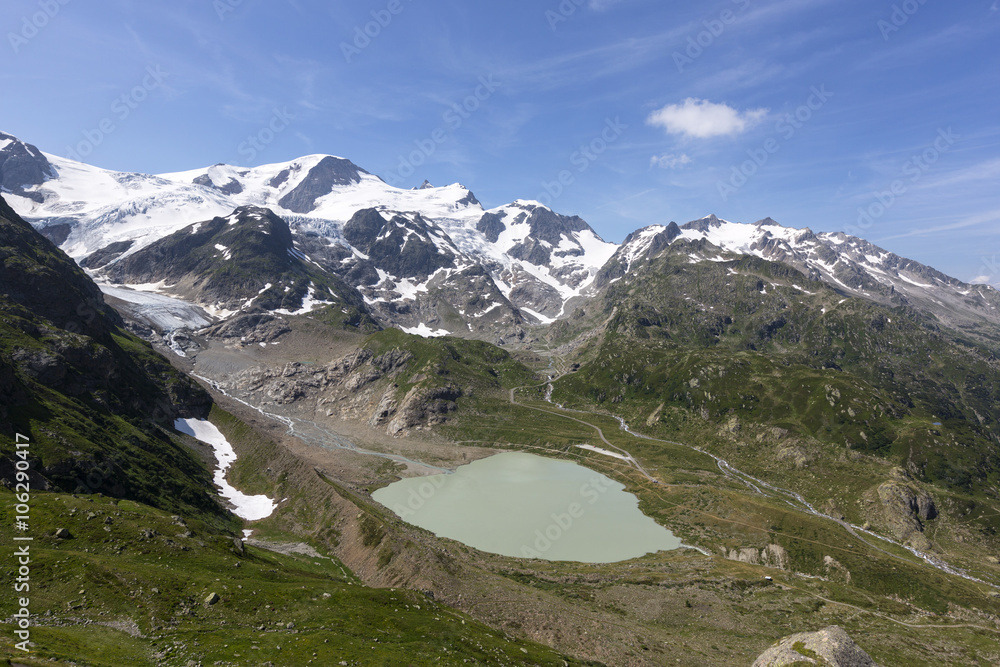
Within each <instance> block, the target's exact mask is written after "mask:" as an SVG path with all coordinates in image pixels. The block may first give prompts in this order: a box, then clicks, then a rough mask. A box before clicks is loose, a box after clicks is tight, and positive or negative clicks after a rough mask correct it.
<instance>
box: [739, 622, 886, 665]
mask: <svg viewBox="0 0 1000 667" xmlns="http://www.w3.org/2000/svg"><path fill="white" fill-rule="evenodd" d="M785 665H823V666H824V667H878V665H877V664H876V663H875V661H874V660H872V659H871V657H870V656H869V655H868V654H867V653H865V652H864V650H862V649H861V647H860V646H858V645H857V644H855V643H854V641H853V640H852V639H851V638H850V637H849V636H848V635H847V633H846V632H844V630H843V629H842V628H840V627H838V626H836V625H831V626H830V627H827V628H823V629H822V630H817V631H816V632H800V633H798V634H794V635H791V636H790V637H785V638H784V639H782V640H780V641H779V642H777V643H776V644H774V645H773V646H772V647H771V648H769V649H767V650H766V651H764V652H763V653H762V654H761V655H760V657H759V658H757V660H755V661H754V663H753V667H783V666H785Z"/></svg>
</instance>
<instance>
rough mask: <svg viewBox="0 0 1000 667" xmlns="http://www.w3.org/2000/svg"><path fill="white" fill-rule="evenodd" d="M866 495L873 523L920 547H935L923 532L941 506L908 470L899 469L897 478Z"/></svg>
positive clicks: (895, 536)
mask: <svg viewBox="0 0 1000 667" xmlns="http://www.w3.org/2000/svg"><path fill="white" fill-rule="evenodd" d="M866 497H867V499H868V501H869V512H870V514H871V518H870V520H871V523H872V524H873V525H876V526H878V527H880V528H881V529H883V530H885V531H887V532H888V533H889V534H890V535H892V536H893V537H894V538H895V539H897V540H899V541H901V542H904V543H907V544H909V545H910V546H913V547H915V548H917V549H921V550H926V549H928V548H930V547H931V544H930V542H929V541H928V540H927V538H926V537H924V535H923V532H924V525H925V524H926V523H927V522H928V521H932V520H933V519H936V518H937V515H938V510H937V505H936V504H935V502H934V498H933V497H932V496H931V495H930V494H929V493H927V491H925V490H924V489H922V488H920V487H919V486H918V485H917V484H916V483H915V482H914V481H913V480H912V479H911V478H910V477H909V475H908V474H907V473H906V471H904V470H903V469H902V468H897V469H895V470H894V471H893V479H891V480H889V481H887V482H883V483H882V484H879V485H878V486H877V487H876V488H874V489H872V490H870V491H869V492H868V493H867V494H866Z"/></svg>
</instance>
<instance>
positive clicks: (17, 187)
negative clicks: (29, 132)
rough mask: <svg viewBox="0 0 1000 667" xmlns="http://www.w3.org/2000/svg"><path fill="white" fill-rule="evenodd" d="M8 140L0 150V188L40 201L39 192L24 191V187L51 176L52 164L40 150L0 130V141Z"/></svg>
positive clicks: (41, 181)
mask: <svg viewBox="0 0 1000 667" xmlns="http://www.w3.org/2000/svg"><path fill="white" fill-rule="evenodd" d="M3 141H10V142H11V143H9V144H8V145H7V146H6V147H5V148H3V149H2V150H0V188H3V189H4V190H6V191H7V192H13V193H14V194H17V195H21V196H23V197H29V198H30V199H32V200H34V201H36V202H38V203H41V202H42V201H44V197H43V196H42V195H41V193H38V192H31V193H27V192H25V191H24V188H25V187H30V186H33V185H41V184H42V183H44V182H45V181H47V180H48V179H50V178H52V177H53V175H54V174H53V170H52V165H51V164H50V163H49V161H48V159H46V157H45V156H44V155H43V154H42V152H41V151H40V150H38V149H37V148H35V147H34V146H32V145H31V144H26V143H23V142H21V141H19V140H18V139H17V138H16V137H12V136H11V135H9V134H4V133H3V132H0V142H3Z"/></svg>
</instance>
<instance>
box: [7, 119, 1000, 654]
mask: <svg viewBox="0 0 1000 667" xmlns="http://www.w3.org/2000/svg"><path fill="white" fill-rule="evenodd" d="M0 186H2V198H3V202H4V203H2V204H0V224H2V228H0V231H2V232H3V237H2V239H0V252H2V257H3V265H2V283H3V286H4V290H3V294H2V295H0V296H2V297H3V301H2V311H3V322H2V325H0V326H2V329H0V331H2V335H0V353H2V354H0V396H2V397H3V400H2V402H0V410H2V411H3V412H4V417H5V420H4V423H5V425H6V430H5V433H4V435H3V438H4V443H3V447H2V451H3V459H2V462H0V477H2V479H3V480H4V486H6V487H8V488H10V490H11V491H13V489H14V484H13V480H14V479H15V471H16V469H17V468H16V463H15V461H16V451H15V448H14V444H13V443H14V441H15V438H16V435H17V434H25V435H27V436H29V437H30V440H31V442H32V449H31V466H32V471H33V473H32V475H33V476H32V479H31V487H32V497H33V500H32V503H33V505H32V528H33V530H35V531H37V532H35V533H34V534H35V535H36V538H35V542H34V546H33V547H32V548H33V549H34V550H35V551H34V553H35V554H36V559H37V560H36V564H35V565H34V570H33V572H34V573H33V577H34V578H33V589H32V590H33V591H36V592H33V594H32V604H33V607H32V609H33V612H36V613H37V614H38V617H37V620H36V621H34V626H35V627H34V628H33V634H32V638H33V641H34V642H35V644H34V651H35V653H34V654H33V655H32V656H29V657H27V658H26V657H24V656H23V655H22V654H21V653H19V652H17V651H16V650H15V649H14V648H13V643H12V642H11V643H10V644H0V647H2V649H3V651H5V653H4V657H5V658H8V659H10V660H11V661H12V664H15V663H16V664H27V665H35V664H43V661H44V664H66V665H69V664H78V665H91V664H92V665H125V664H130V665H134V664H152V665H185V666H186V665H191V664H194V665H198V664H204V665H209V664H218V665H226V664H234V665H235V664H272V665H277V664H310V662H312V661H313V660H315V662H312V664H358V665H360V664H386V665H390V664H393V665H394V664H525V665H548V664H552V665H569V664H580V665H584V664H593V665H598V664H605V665H663V664H677V665H736V664H746V665H750V664H751V663H753V661H754V659H755V658H756V657H757V656H758V655H761V654H762V653H764V652H765V651H767V650H768V648H769V647H770V646H771V645H772V644H774V643H775V642H777V641H778V640H781V639H782V638H783V637H786V636H789V635H793V634H794V633H812V632H817V631H820V630H821V629H823V628H828V627H829V626H834V625H835V626H839V627H840V628H843V630H845V631H846V633H847V635H849V637H850V638H851V639H853V641H854V642H856V643H857V646H859V647H861V648H860V649H858V650H861V649H863V650H864V652H866V653H867V654H868V655H870V656H871V657H872V659H874V660H875V661H876V662H877V663H878V664H882V665H939V664H984V665H985V664H996V663H997V662H1000V559H998V558H1000V536H998V530H1000V458H998V456H997V451H1000V450H998V446H1000V412H998V409H997V406H998V405H1000V360H998V359H997V352H998V351H1000V311H998V307H1000V294H998V292H997V291H996V290H995V289H993V288H992V287H989V286H986V285H969V284H966V283H963V282H961V281H959V280H957V279H954V278H951V277H949V276H946V275H944V274H943V273H940V272H938V271H936V270H935V269H933V268H931V267H928V266H924V265H922V264H920V263H918V262H915V261H912V260H908V259H905V258H902V257H899V256H897V255H895V254H893V253H891V252H889V251H887V250H884V249H881V248H878V247H876V246H874V245H872V244H870V243H868V242H867V241H864V240H863V239H859V238H856V237H852V236H848V235H846V234H843V233H839V232H820V233H815V232H813V231H811V230H810V229H808V228H801V229H796V228H791V227H784V226H782V225H779V224H778V223H777V222H775V221H773V220H771V219H770V218H765V219H763V220H761V221H759V222H756V223H753V224H742V223H734V222H728V221H724V220H721V219H719V218H717V217H715V216H708V217H705V218H702V219H699V220H695V221H691V222H689V223H686V224H677V223H674V222H670V223H668V224H653V225H650V226H648V227H644V228H642V229H639V230H637V231H635V232H634V233H632V234H630V235H629V236H628V237H627V238H626V239H625V240H624V241H623V242H622V243H621V244H615V243H609V242H606V241H604V240H603V239H601V238H600V236H599V235H598V234H597V233H596V232H595V231H594V230H593V229H592V228H591V227H590V226H589V225H588V224H587V223H586V222H585V221H584V220H582V219H581V218H579V217H575V216H566V215H562V214H559V213H556V212H555V211H553V210H551V209H550V208H548V207H547V206H544V205H542V204H541V203H539V202H533V201H528V200H517V201H515V202H513V203H511V204H507V205H505V206H500V207H497V208H492V209H488V210H487V209H485V208H484V207H483V205H482V204H481V203H480V202H479V201H478V199H477V198H476V197H475V196H474V195H473V194H472V192H471V191H469V190H468V189H467V188H465V187H464V186H462V185H459V184H454V185H450V186H446V187H433V186H430V184H427V183H425V184H424V186H423V187H420V188H414V189H413V190H403V189H399V188H394V187H392V186H389V185H388V184H386V183H385V182H383V181H382V180H381V179H380V178H379V177H378V176H375V175H374V174H371V173H369V172H367V171H365V170H364V169H362V168H361V167H358V166H356V165H355V164H354V163H353V162H351V161H349V160H346V159H344V158H337V157H333V156H321V155H314V156H307V157H303V158H300V159H298V160H294V161H291V162H287V163H281V164H275V165H265V166H261V167H255V168H239V167H233V166H229V165H215V166H213V167H209V168H207V169H200V170H194V171H189V172H183V173H175V174H164V175H158V176H153V175H145V174H127V173H121V172H111V171H107V170H102V169H98V168H96V167H92V166H89V165H84V164H81V163H77V162H73V161H71V160H67V159H65V158H59V157H56V156H52V155H48V154H45V153H42V152H41V151H39V150H38V149H36V148H35V147H34V146H32V145H30V144H28V143H24V142H22V141H21V140H19V139H17V138H15V137H13V136H11V135H6V134H2V133H0ZM7 204H9V206H8V205H7ZM179 418H188V419H198V420H208V421H210V422H211V423H212V424H214V425H215V426H216V427H218V429H219V430H220V432H222V433H223V434H224V435H225V437H226V438H227V439H228V441H229V442H230V443H231V444H232V446H233V448H234V449H235V452H236V454H237V455H238V458H237V461H236V462H235V463H234V464H233V465H232V467H231V468H230V469H229V473H228V480H229V481H230V482H231V483H232V484H233V485H234V486H236V487H237V488H238V489H240V490H241V491H244V492H246V493H252V494H264V495H267V496H268V497H269V498H272V499H274V500H275V502H276V503H277V509H276V510H275V511H274V513H273V514H272V515H271V516H269V517H267V518H265V519H262V520H259V521H254V522H244V521H243V520H241V519H239V518H238V517H236V516H235V515H233V514H232V513H231V512H229V511H227V508H226V507H225V503H224V502H223V501H222V500H221V499H220V498H219V497H218V495H217V494H216V492H215V491H216V490H215V487H214V484H213V482H212V471H213V470H214V469H215V467H216V461H215V456H214V455H213V453H212V451H210V450H209V449H207V448H206V447H205V445H204V444H203V443H199V442H198V441H196V440H195V439H193V438H190V437H188V436H185V435H183V434H181V433H178V432H177V431H176V430H175V429H173V428H171V426H172V424H174V423H175V420H176V419H179ZM505 451H522V452H528V453H534V454H539V455H543V456H547V457H551V458H557V459H562V460H567V461H573V462H576V463H579V464H580V465H583V466H585V467H587V468H590V469H591V470H594V471H596V472H599V473H601V474H603V475H606V476H608V477H610V478H612V479H614V480H615V481H617V482H619V483H621V484H623V485H624V486H625V488H626V490H627V491H628V492H629V493H631V494H634V495H635V497H636V499H637V503H638V507H639V509H641V510H642V512H643V513H644V514H646V515H647V516H649V517H652V518H653V519H654V520H655V521H656V522H657V523H659V524H660V525H661V526H664V527H666V528H668V529H669V530H670V531H671V532H673V533H674V535H676V536H678V537H679V538H680V539H681V540H682V542H683V544H684V545H686V546H685V547H684V548H681V549H677V550H674V551H662V552H658V553H651V554H647V555H645V556H642V557H640V558H635V559H631V560H627V561H622V562H618V563H608V564H584V563H575V562H569V561H549V560H542V559H518V558H511V557H507V556H500V555H496V554H489V553H485V552H481V551H478V550H476V549H473V548H471V547H468V546H466V545H464V544H461V543H459V542H455V541H452V540H448V539H445V538H440V537H437V536H435V535H434V534H432V533H430V532H428V531H426V530H423V529H420V528H417V527H415V526H413V525H410V524H409V523H407V522H406V521H405V520H403V519H402V518H400V517H399V516H397V515H396V514H395V513H393V511H391V510H390V509H389V508H386V507H384V506H382V505H381V504H379V503H378V502H376V501H375V500H373V499H372V497H371V494H372V493H373V492H374V491H376V490H377V489H380V488H382V487H385V486H387V485H389V484H391V483H393V482H395V481H397V480H399V479H400V478H410V477H424V476H430V475H434V474H439V473H441V472H447V471H453V470H454V469H455V468H456V467H458V466H461V465H463V464H466V463H469V462H471V461H474V460H478V459H481V458H484V457H487V456H491V455H493V454H495V453H497V452H505ZM428 479H430V477H428ZM80 480H84V483H82V484H81V483H80ZM86 480H92V481H94V480H96V481H99V482H100V483H98V484H94V483H91V482H86ZM5 493H6V492H5ZM7 495H8V496H10V497H13V493H9V494H7ZM12 507H13V504H12V503H11V502H5V503H4V512H5V515H4V516H5V521H6V522H7V524H8V525H9V524H12V522H13V511H12ZM230 509H231V508H230ZM91 515H93V516H91ZM102 522H103V523H102ZM58 529H66V530H67V531H68V533H69V534H70V535H72V539H66V538H60V537H57V536H56V533H57V530H58ZM240 531H251V532H250V534H249V535H247V534H246V533H241V532H240ZM8 535H9V532H8V533H7V534H5V536H4V537H3V538H2V539H0V543H2V544H3V545H4V548H5V549H7V548H8V547H10V546H11V545H12V542H11V541H10V539H9V537H8ZM13 573H14V570H13V568H11V567H7V568H5V579H10V578H13ZM4 585H5V586H6V585H8V582H7V581H5V582H4ZM77 590H79V591H80V592H79V593H77V592H76V591H77ZM149 591H154V593H153V594H152V595H150V593H149ZM213 594H215V595H218V596H219V599H218V600H217V601H216V602H212V603H208V602H207V600H208V599H209V598H211V597H212V595H213ZM265 600H266V602H265ZM10 624H11V619H9V618H8V620H7V625H10ZM9 634H10V633H8V635H9ZM841 634H842V633H841ZM837 636H838V637H839V635H837ZM796 641H798V640H796ZM793 643H794V642H793ZM108 644H110V645H114V646H115V647H117V648H116V649H115V651H113V652H105V650H104V649H102V648H101V647H102V645H108ZM794 645H795V646H798V645H799V644H794ZM854 648H857V647H854ZM810 650H811V649H810ZM237 654H238V655H237ZM803 655H804V656H805V657H808V655H807V654H803ZM248 656H250V657H248ZM372 656H377V657H372ZM50 659H51V661H50ZM32 660H33V661H32ZM404 660H406V661H409V662H403V661H404ZM769 664H770V663H769Z"/></svg>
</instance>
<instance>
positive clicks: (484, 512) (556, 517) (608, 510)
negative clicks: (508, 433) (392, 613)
mask: <svg viewBox="0 0 1000 667" xmlns="http://www.w3.org/2000/svg"><path fill="white" fill-rule="evenodd" d="M372 497H373V498H374V499H375V500H377V501H378V502H380V503H382V504H383V505H385V506H386V507H388V508H389V509H391V510H392V511H393V512H395V513H396V514H397V515H398V516H399V517H400V518H402V519H403V520H404V521H406V522H408V523H411V524H413V525H415V526H419V527H421V528H425V529H426V530H429V531H431V532H432V533H434V534H435V535H437V536H439V537H447V538H450V539H453V540H456V541H458V542H461V543H463V544H466V545H468V546H470V547H474V548H476V549H479V550H480V551H486V552H490V553H495V554H501V555H504V556H515V557H518V558H540V559H544V560H563V561H576V562H582V563H614V562H617V561H622V560H628V559H630V558H636V557H638V556H642V555H645V554H648V553H653V552H656V551H668V550H671V549H677V548H679V547H680V540H679V539H678V538H676V537H674V535H673V533H671V532H670V531H669V530H667V529H666V528H664V527H662V526H660V525H658V524H657V523H656V522H655V521H653V519H651V518H650V517H648V516H646V515H645V514H643V513H642V512H641V511H640V510H639V499H638V498H636V497H635V496H634V495H632V494H630V493H627V492H626V491H625V487H624V486H623V485H622V484H620V483H618V482H616V481H614V480H612V479H610V478H609V477H606V476H604V475H602V474H600V473H598V472H594V471H593V470H590V469H588V468H584V467H583V466H580V465H577V464H575V463H572V462H570V461H560V460H556V459H549V458H545V457H542V456H535V455H534V454H524V453H519V452H509V453H504V454H497V455H496V456H490V457H488V458H485V459H481V460H479V461H475V462H473V463H470V464H468V465H464V466H461V467H460V468H458V469H457V470H456V471H455V472H454V473H453V474H450V475H433V476H430V477H413V478H408V479H403V480H400V481H398V482H395V483H393V484H390V485H389V486H387V487H385V488H382V489H379V490H377V491H376V492H375V493H373V494H372Z"/></svg>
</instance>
